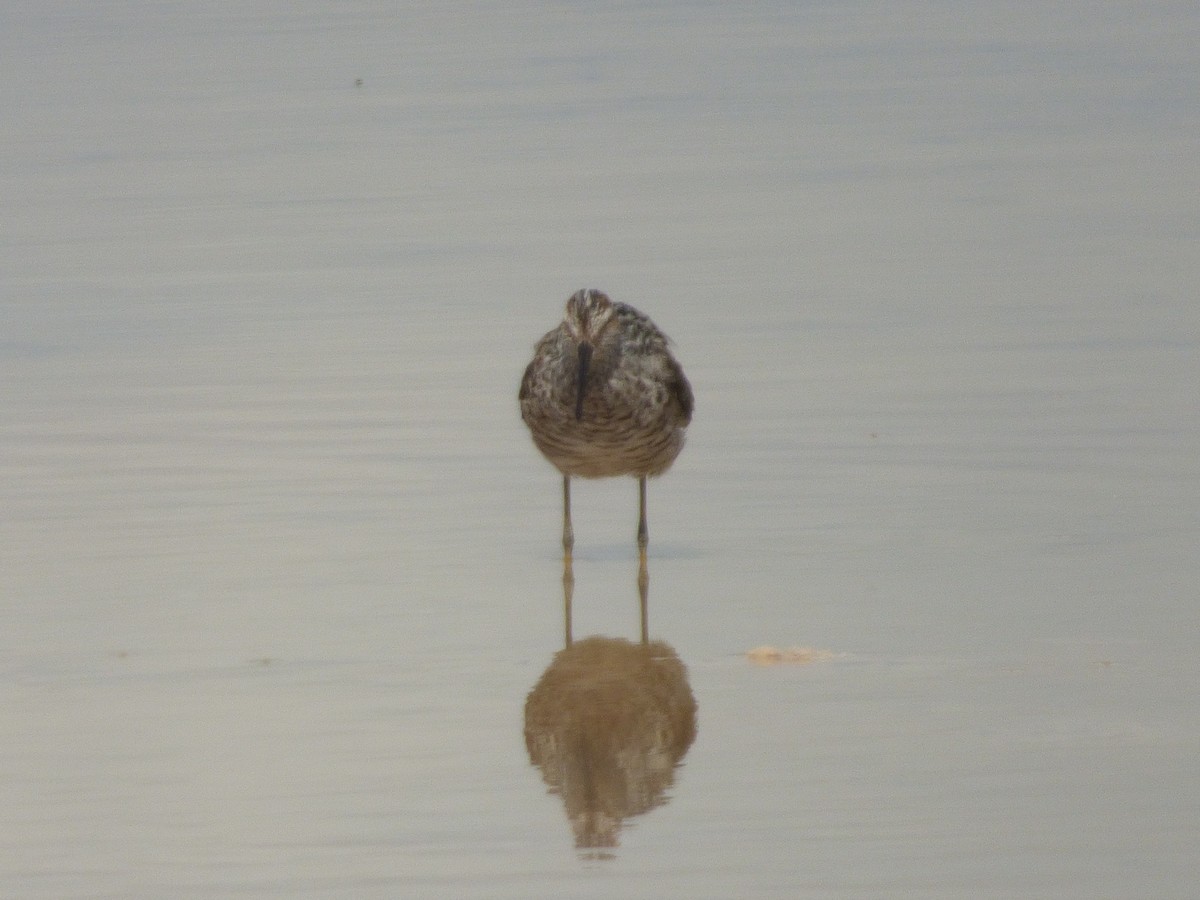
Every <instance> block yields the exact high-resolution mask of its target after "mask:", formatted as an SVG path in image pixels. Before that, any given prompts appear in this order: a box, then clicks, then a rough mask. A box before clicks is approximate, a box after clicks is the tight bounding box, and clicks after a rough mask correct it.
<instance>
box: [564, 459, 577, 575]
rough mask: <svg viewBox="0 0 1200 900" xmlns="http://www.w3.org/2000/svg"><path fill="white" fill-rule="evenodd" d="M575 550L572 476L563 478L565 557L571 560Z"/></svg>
mask: <svg viewBox="0 0 1200 900" xmlns="http://www.w3.org/2000/svg"><path fill="white" fill-rule="evenodd" d="M574 549H575V531H574V530H573V529H572V528H571V476H570V475H564V476H563V556H564V557H565V558H567V559H570V558H571V551H572V550H574Z"/></svg>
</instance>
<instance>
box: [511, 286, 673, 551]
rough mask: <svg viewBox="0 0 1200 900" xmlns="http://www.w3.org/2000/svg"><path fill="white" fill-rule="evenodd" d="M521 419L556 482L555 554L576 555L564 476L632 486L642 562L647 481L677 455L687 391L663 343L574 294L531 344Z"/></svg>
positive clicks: (609, 305)
mask: <svg viewBox="0 0 1200 900" xmlns="http://www.w3.org/2000/svg"><path fill="white" fill-rule="evenodd" d="M520 402H521V418H522V419H524V420H525V424H526V425H528V426H529V430H530V432H532V434H533V442H534V443H535V444H536V445H537V448H538V449H539V450H540V451H542V454H543V455H544V456H545V457H546V459H548V460H550V462H551V463H553V464H554V465H555V467H557V468H558V470H559V471H560V472H562V475H563V550H564V551H565V552H566V553H567V554H568V555H570V553H571V550H572V547H573V546H574V543H575V540H574V534H573V532H572V529H571V476H572V475H577V476H580V477H583V478H602V477H605V476H609V475H632V476H634V477H635V478H637V479H638V501H639V502H638V549H639V550H640V551H641V552H642V554H645V551H646V544H647V542H648V540H649V537H648V532H647V528H646V478H647V476H650V475H661V474H662V473H663V472H665V471H666V470H667V469H668V468H669V467H670V465H671V463H673V462H674V461H675V457H677V456H678V455H679V451H680V450H682V449H683V438H684V429H686V428H687V426H688V423H689V422H691V420H692V405H693V400H692V388H691V385H690V384H688V380H687V378H686V377H684V374H683V369H682V368H681V367H680V365H679V363H678V362H676V361H675V357H673V356H672V355H671V351H670V350H669V349H668V348H667V337H666V335H664V334H663V333H662V332H661V331H659V330H658V328H657V327H656V326H655V325H654V323H653V322H651V321H650V320H649V319H648V318H647V317H646V316H644V315H643V314H642V313H640V312H638V311H637V310H636V309H634V308H633V307H632V306H627V305H626V304H624V303H614V302H612V301H611V300H610V299H609V298H608V296H607V295H605V294H603V293H601V292H600V291H593V290H582V291H576V292H575V293H574V294H572V295H571V298H570V299H569V300H567V310H566V315H565V316H564V317H563V321H562V323H561V324H560V325H559V326H558V327H557V328H555V329H554V330H553V331H551V332H550V333H548V334H547V335H546V336H545V337H543V338H542V339H541V341H539V342H538V345H537V348H536V350H535V351H534V355H533V361H532V362H531V363H530V364H529V367H528V368H527V369H526V370H525V377H524V378H522V379H521V391H520Z"/></svg>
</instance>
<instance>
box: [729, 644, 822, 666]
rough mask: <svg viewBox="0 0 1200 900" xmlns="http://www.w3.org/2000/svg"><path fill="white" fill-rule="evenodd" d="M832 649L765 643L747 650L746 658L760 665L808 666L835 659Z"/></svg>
mask: <svg viewBox="0 0 1200 900" xmlns="http://www.w3.org/2000/svg"><path fill="white" fill-rule="evenodd" d="M833 655H834V654H833V651H832V650H818V649H816V648H815V647H788V648H787V649H786V650H780V649H779V648H778V647H771V646H768V645H765V644H764V645H763V646H761V647H755V648H754V649H753V650H750V651H747V653H746V658H747V659H749V660H750V662H752V663H754V664H755V665H758V666H778V665H785V664H786V665H795V666H806V665H808V664H809V663H815V662H821V661H823V660H826V659H833Z"/></svg>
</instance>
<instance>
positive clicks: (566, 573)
mask: <svg viewBox="0 0 1200 900" xmlns="http://www.w3.org/2000/svg"><path fill="white" fill-rule="evenodd" d="M574 595H575V572H574V570H573V568H572V566H571V554H570V553H568V554H567V555H566V556H564V557H563V637H564V641H565V643H564V645H563V646H566V647H570V646H571V599H572V597H574Z"/></svg>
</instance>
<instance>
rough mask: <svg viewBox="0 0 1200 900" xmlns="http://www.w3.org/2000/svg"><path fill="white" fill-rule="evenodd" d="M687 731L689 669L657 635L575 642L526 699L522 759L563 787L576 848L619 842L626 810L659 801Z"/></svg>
mask: <svg viewBox="0 0 1200 900" xmlns="http://www.w3.org/2000/svg"><path fill="white" fill-rule="evenodd" d="M695 737H696V700H695V698H694V697H693V696H692V690H691V688H690V687H689V686H688V681H687V669H686V668H685V667H684V665H683V663H682V662H681V661H680V659H679V657H678V656H677V655H676V654H675V651H674V650H672V649H671V648H670V647H669V646H667V645H666V644H664V643H663V642H661V641H654V642H652V643H649V644H646V643H641V644H634V643H631V642H629V641H626V640H620V639H615V638H602V637H590V638H586V639H584V640H582V641H576V642H575V643H573V644H571V645H570V646H568V647H566V648H565V649H563V650H560V651H559V652H558V653H557V654H556V655H555V657H554V660H553V661H552V662H551V663H550V666H549V667H548V668H547V669H546V671H545V672H544V673H543V674H542V677H541V678H540V679H539V680H538V683H537V684H536V685H535V686H534V688H533V690H532V691H530V692H529V696H528V698H527V699H526V701H525V746H526V749H527V750H528V751H529V759H530V761H531V762H533V763H534V765H536V766H538V767H539V768H540V769H541V770H542V778H543V779H544V780H545V782H546V784H548V785H549V786H550V789H551V793H557V794H560V795H561V796H562V798H563V803H564V804H565V806H566V808H567V817H568V818H569V819H570V820H571V828H572V829H573V830H574V832H575V846H576V847H578V848H580V849H595V848H603V847H615V846H617V835H618V833H619V831H620V829H621V825H622V824H623V822H624V820H625V819H627V818H628V817H630V816H635V815H638V814H640V813H644V812H647V811H648V810H651V809H653V808H654V807H656V806H659V805H661V804H662V803H664V802H665V801H666V796H665V794H666V791H667V789H668V788H669V787H670V786H671V784H672V783H673V782H674V778H675V767H676V766H677V765H678V764H679V761H680V760H681V759H682V758H683V755H684V754H685V753H687V750H688V748H689V747H690V746H691V744H692V741H693V740H694V739H695Z"/></svg>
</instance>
